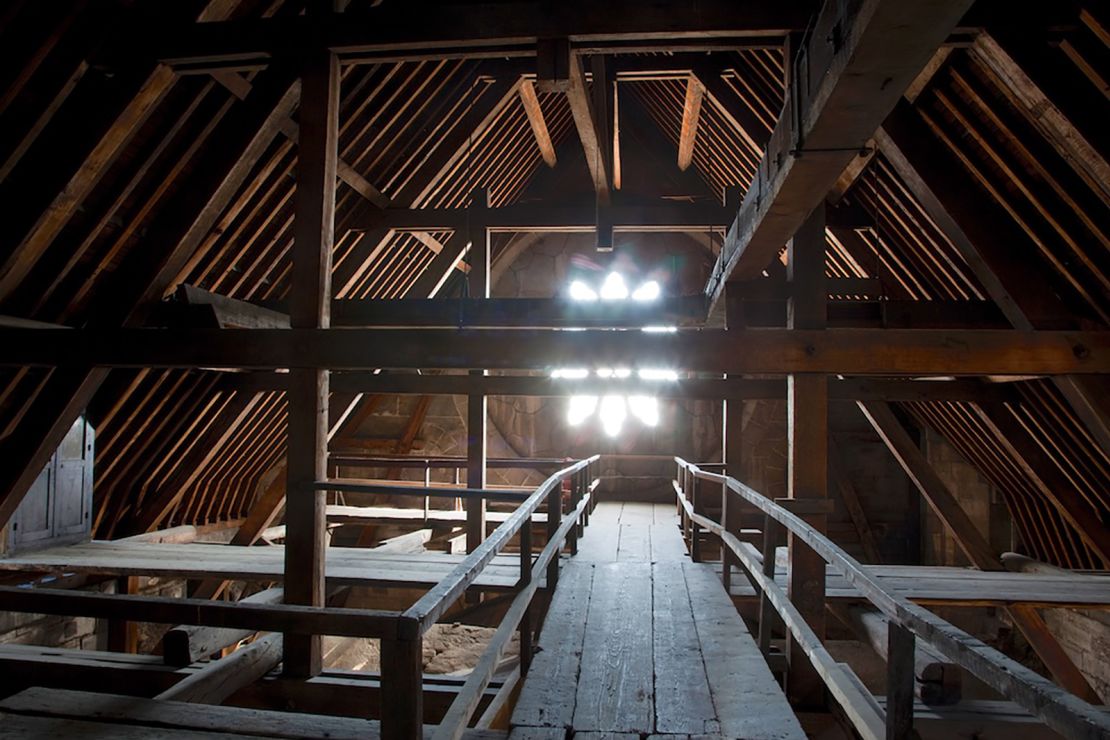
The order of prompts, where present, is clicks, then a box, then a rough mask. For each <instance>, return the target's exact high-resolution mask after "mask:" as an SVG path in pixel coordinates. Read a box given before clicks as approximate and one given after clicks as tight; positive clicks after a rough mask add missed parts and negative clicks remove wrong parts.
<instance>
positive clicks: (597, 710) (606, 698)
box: [574, 563, 654, 733]
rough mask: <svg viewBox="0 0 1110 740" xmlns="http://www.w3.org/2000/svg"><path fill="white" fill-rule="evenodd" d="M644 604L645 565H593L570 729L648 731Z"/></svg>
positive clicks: (648, 633)
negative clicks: (580, 663) (583, 641)
mask: <svg viewBox="0 0 1110 740" xmlns="http://www.w3.org/2000/svg"><path fill="white" fill-rule="evenodd" d="M650 605H651V565H650V564H649V563H611V564H599V565H597V566H596V568H595V571H594V583H593V591H592V593H591V596H590V610H589V615H588V617H587V620H586V622H587V626H586V640H585V645H584V647H583V659H582V671H581V675H580V677H579V681H578V696H577V701H576V706H575V710H574V728H575V729H576V730H581V731H585V732H589V731H598V732H639V733H650V732H652V730H653V726H654V696H653V691H652V689H653V686H652V684H653V675H652V625H651V608H650Z"/></svg>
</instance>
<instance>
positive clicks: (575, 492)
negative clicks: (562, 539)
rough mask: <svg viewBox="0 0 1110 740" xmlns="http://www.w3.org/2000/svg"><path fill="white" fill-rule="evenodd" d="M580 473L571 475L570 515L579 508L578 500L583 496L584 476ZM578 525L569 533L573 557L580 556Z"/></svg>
mask: <svg viewBox="0 0 1110 740" xmlns="http://www.w3.org/2000/svg"><path fill="white" fill-rule="evenodd" d="M580 472H581V471H578V472H575V473H571V475H570V503H568V504H567V512H568V513H569V512H572V511H574V510H575V509H576V508H577V507H578V500H579V496H581V491H582V488H581V484H582V480H581V478H582V476H580V475H579V474H578V473H580ZM578 524H579V523H578V522H577V521H576V522H575V523H574V526H573V527H571V528H570V532H568V533H567V539H568V540H569V544H570V554H571V555H577V554H578Z"/></svg>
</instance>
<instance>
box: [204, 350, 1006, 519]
mask: <svg viewBox="0 0 1110 740" xmlns="http://www.w3.org/2000/svg"><path fill="white" fill-rule="evenodd" d="M223 383H224V384H225V385H226V386H227V387H228V388H229V389H232V390H252V391H254V392H260V391H263V390H281V389H283V388H285V387H286V384H287V378H286V374H285V373H266V372H256V373H235V374H232V375H228V376H227V377H225V378H224V379H223ZM331 385H332V388H333V389H334V390H337V391H338V390H347V391H351V390H360V389H361V390H365V391H367V392H373V393H376V394H383V393H391V394H403V395H404V394H407V395H444V396H463V395H466V394H467V393H470V392H471V391H479V390H480V391H482V393H484V394H485V395H487V396H538V397H564V396H580V395H587V396H604V395H606V394H608V393H616V392H620V393H625V394H626V395H637V394H639V395H649V396H650V395H654V396H657V397H659V398H692V399H695V398H703V399H709V400H720V399H734V400H758V399H784V398H786V382H785V381H784V380H780V379H773V378H772V379H765V380H756V379H749V378H725V379H716V378H682V379H681V380H679V381H677V382H659V381H650V380H641V379H639V378H625V379H621V378H584V379H581V380H572V379H569V378H551V377H549V376H546V375H486V376H465V375H417V374H416V373H361V372H349V373H334V374H333V375H332V378H331ZM829 398H830V399H833V400H840V401H843V400H850V401H856V400H882V401H984V402H986V401H999V402H1004V401H1010V400H1013V398H1014V394H1013V389H1012V388H1011V387H1009V386H1008V384H1005V383H983V382H980V381H978V380H909V379H906V380H900V379H879V378H875V379H869V378H847V379H843V380H837V379H830V381H829ZM336 446H337V447H339V448H340V449H342V445H341V444H340V445H336ZM252 514H253V511H252Z"/></svg>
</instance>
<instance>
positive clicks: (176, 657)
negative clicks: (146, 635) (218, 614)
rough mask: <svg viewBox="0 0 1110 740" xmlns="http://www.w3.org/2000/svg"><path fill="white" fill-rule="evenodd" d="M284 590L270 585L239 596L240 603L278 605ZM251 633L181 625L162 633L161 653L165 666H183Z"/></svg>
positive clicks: (239, 640) (248, 631) (230, 644)
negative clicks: (244, 595) (257, 591)
mask: <svg viewBox="0 0 1110 740" xmlns="http://www.w3.org/2000/svg"><path fill="white" fill-rule="evenodd" d="M284 595H285V592H284V591H283V590H282V589H280V588H270V589H266V590H265V591H261V592H259V593H257V594H253V595H251V596H248V597H247V598H245V599H241V603H249V604H278V603H281V600H282V598H284ZM252 634H254V631H251V630H233V629H219V628H213V627H197V626H193V625H182V626H178V627H174V628H173V629H171V630H170V631H168V632H167V633H166V634H165V635H163V636H162V656H163V658H164V659H165V661H166V664H167V665H176V666H186V665H189V664H190V663H194V662H196V661H198V660H201V659H202V658H206V657H208V656H210V655H212V654H214V653H217V652H219V651H221V650H223V649H224V648H227V647H230V646H232V645H235V644H236V643H238V642H241V641H242V640H245V639H246V638H248V637H250V636H251V635H252Z"/></svg>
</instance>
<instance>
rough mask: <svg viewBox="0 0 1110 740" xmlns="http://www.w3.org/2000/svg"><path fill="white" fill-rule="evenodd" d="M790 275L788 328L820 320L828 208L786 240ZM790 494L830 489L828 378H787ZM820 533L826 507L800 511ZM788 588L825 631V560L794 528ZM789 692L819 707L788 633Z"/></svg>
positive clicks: (814, 681) (817, 686)
mask: <svg viewBox="0 0 1110 740" xmlns="http://www.w3.org/2000/svg"><path fill="white" fill-rule="evenodd" d="M787 277H788V279H789V282H790V289H791V298H790V300H789V301H788V302H787V323H788V325H789V326H790V328H792V329H822V328H823V327H824V326H825V321H826V318H825V317H826V310H825V301H826V296H825V285H824V282H825V208H824V206H823V205H821V206H818V207H817V208H816V209H814V211H813V213H811V214H810V216H809V218H807V219H806V220H805V221H804V222H803V223H802V225H801V227H800V228H799V229H798V232H797V233H796V234H795V235H794V238H793V239H791V240H790V246H789V248H788V251H787ZM786 413H787V440H788V456H787V495H788V497H789V498H790V499H794V500H800V501H801V502H802V503H803V504H804V503H807V502H810V501H812V500H814V499H816V500H818V501H821V502H824V501H825V500H827V499H828V496H829V482H828V460H829V383H828V378H826V377H825V376H824V375H817V374H812V373H807V374H792V375H790V376H789V377H787V379H786ZM805 520H806V523H807V524H809V525H810V526H812V527H813V528H814V529H816V530H817V531H818V532H821V533H824V532H825V530H826V529H827V527H828V517H827V516H826V515H825V514H820V513H814V514H811V515H808V516H806V517H805ZM787 553H788V555H789V561H788V563H789V565H788V571H787V595H788V596H789V597H790V601H791V602H793V604H794V605H795V606H796V607H797V608H798V612H799V613H800V614H801V615H802V617H803V618H804V619H805V620H806V623H807V624H808V625H809V627H810V629H812V630H813V633H814V634H815V635H817V637H818V638H819V639H824V637H825V560H824V558H822V557H821V556H820V555H819V554H817V553H816V552H814V551H813V549H812V548H810V547H809V546H808V545H806V544H805V543H804V542H801V541H800V540H798V538H797V537H795V536H793V535H792V534H791V535H789V536H788V537H787ZM786 642H787V650H786V652H787V661H788V665H789V670H788V671H787V674H786V693H787V696H788V697H789V698H790V701H791V704H792V705H794V706H803V707H814V708H816V707H820V706H821V705H823V704H824V684H823V683H822V681H821V677H820V676H819V675H818V674H817V671H816V670H815V669H814V668H813V665H812V664H811V663H810V661H809V658H808V656H807V655H806V651H805V649H804V648H803V646H802V645H800V644H798V642H797V640H796V639H795V638H794V636H793V634H791V633H787V636H786Z"/></svg>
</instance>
